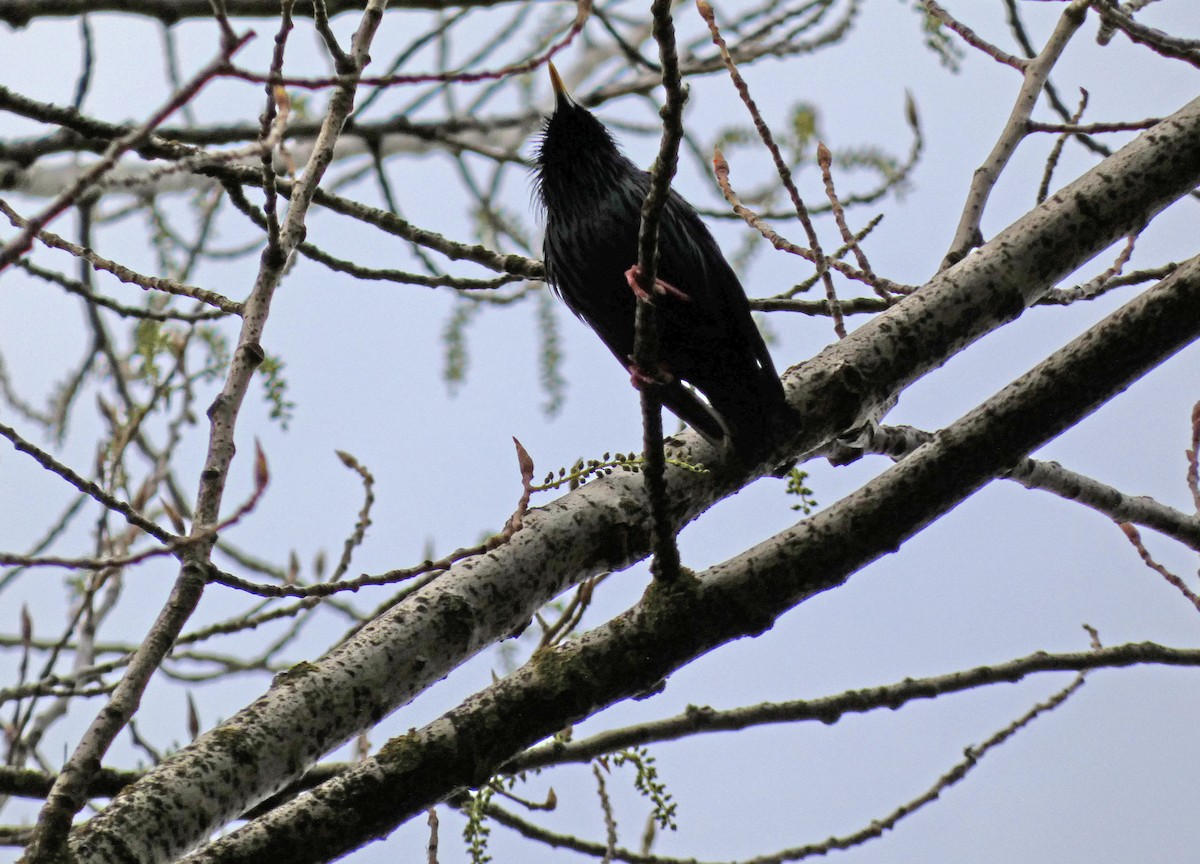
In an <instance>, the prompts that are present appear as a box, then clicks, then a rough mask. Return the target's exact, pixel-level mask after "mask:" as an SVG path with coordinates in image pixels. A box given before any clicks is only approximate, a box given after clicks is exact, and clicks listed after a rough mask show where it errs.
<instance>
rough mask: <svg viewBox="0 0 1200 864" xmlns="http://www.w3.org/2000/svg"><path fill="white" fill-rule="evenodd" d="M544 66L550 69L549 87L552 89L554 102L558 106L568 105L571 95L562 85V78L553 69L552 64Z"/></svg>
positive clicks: (565, 86)
mask: <svg viewBox="0 0 1200 864" xmlns="http://www.w3.org/2000/svg"><path fill="white" fill-rule="evenodd" d="M546 66H547V67H548V68H549V69H550V86H551V87H553V88H554V101H555V102H556V103H557V104H558V105H565V104H567V103H569V102H570V101H571V94H570V93H568V92H567V85H566V84H564V83H563V80H562V76H561V75H559V74H558V70H557V69H555V68H554V63H547V64H546Z"/></svg>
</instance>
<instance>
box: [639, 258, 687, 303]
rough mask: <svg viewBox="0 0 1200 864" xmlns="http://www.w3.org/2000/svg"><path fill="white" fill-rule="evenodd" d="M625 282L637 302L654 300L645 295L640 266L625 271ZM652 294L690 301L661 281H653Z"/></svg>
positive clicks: (682, 293) (668, 283)
mask: <svg viewBox="0 0 1200 864" xmlns="http://www.w3.org/2000/svg"><path fill="white" fill-rule="evenodd" d="M625 281H626V282H628V283H629V289H630V290H631V291H633V296H634V297H636V298H637V299H639V300H645V301H646V302H647V303H653V302H654V299H653V298H652V297H651V296H650V295H649V294H647V293H646V289H645V288H643V287H642V265H640V264H634V265H633V266H632V267H630V268H629V269H628V270H626V271H625ZM654 293H655V294H662V295H666V296H670V297H674V298H675V299H676V300H687V301H690V300H691V299H692V298H691V297H689V296H688V295H687V294H685V293H684V292H682V291H680V290H679V289H678V288H676V287H675V286H674V285H672V284H671V283H670V282H664V281H663V280H662V279H655V280H654Z"/></svg>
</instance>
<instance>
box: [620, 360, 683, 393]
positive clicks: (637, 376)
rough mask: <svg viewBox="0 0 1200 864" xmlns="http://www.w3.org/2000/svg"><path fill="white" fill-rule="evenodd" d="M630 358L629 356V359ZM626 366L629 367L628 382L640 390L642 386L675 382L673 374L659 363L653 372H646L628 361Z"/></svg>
mask: <svg viewBox="0 0 1200 864" xmlns="http://www.w3.org/2000/svg"><path fill="white" fill-rule="evenodd" d="M632 359H633V358H630V360H631V361H632ZM627 368H628V369H629V383H630V384H632V385H633V389H634V390H641V389H642V388H643V387H661V386H663V385H664V384H673V383H674V382H675V376H674V375H672V374H671V373H670V372H668V371H667V370H666V368H665V367H663V366H661V365H660V366H659V367H658V369H657V370H656V371H655V372H654V373H653V374H649V373H647V372H646V371H645V370H644V369H642V368H641V367H640V366H638V365H637V364H636V363H633V362H630V364H629V366H628V367H627Z"/></svg>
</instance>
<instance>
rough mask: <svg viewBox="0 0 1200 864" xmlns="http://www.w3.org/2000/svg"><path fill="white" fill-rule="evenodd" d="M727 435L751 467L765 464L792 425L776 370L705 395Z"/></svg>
mask: <svg viewBox="0 0 1200 864" xmlns="http://www.w3.org/2000/svg"><path fill="white" fill-rule="evenodd" d="M704 395H705V396H707V397H708V401H709V403H710V404H711V405H712V407H713V409H714V410H715V411H716V413H717V414H718V415H719V416H720V418H721V421H722V424H723V426H724V427H725V429H726V430H727V432H728V435H729V439H730V442H731V443H732V445H733V450H734V452H735V453H736V454H737V455H738V457H739V458H740V459H741V460H742V461H743V462H746V463H748V464H754V463H757V462H760V461H762V460H763V459H765V458H766V457H767V455H768V454H769V453H770V451H771V449H772V448H773V447H774V446H775V445H776V444H778V443H779V441H780V439H781V438H782V437H783V436H784V435H785V434H786V433H787V431H788V430H789V428H790V427H791V426H793V425H794V424H793V420H794V413H793V411H792V409H791V407H790V406H789V405H788V404H787V396H786V395H785V394H784V391H783V384H782V382H780V380H779V378H778V377H776V375H775V370H774V369H769V368H768V369H759V370H758V371H757V373H756V374H754V375H748V376H740V377H738V378H736V379H734V380H731V381H729V382H728V383H725V384H723V385H722V386H716V387H710V388H709V389H708V390H706V391H705V392H704Z"/></svg>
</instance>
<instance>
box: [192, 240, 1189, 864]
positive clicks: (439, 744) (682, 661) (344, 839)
mask: <svg viewBox="0 0 1200 864" xmlns="http://www.w3.org/2000/svg"><path fill="white" fill-rule="evenodd" d="M1197 303H1200V256H1198V257H1196V258H1193V259H1191V260H1190V261H1188V262H1187V263H1185V264H1184V265H1183V266H1181V267H1180V269H1179V270H1178V271H1177V272H1176V273H1175V274H1174V275H1173V276H1171V277H1170V278H1168V279H1166V280H1164V281H1163V283H1162V284H1161V285H1159V286H1157V287H1156V288H1154V289H1151V290H1150V291H1147V292H1146V293H1145V294H1143V295H1142V296H1141V297H1139V298H1137V299H1135V300H1133V301H1132V302H1130V303H1129V304H1127V305H1126V306H1125V307H1123V308H1122V309H1120V310H1118V311H1117V312H1115V313H1114V314H1112V315H1110V316H1109V317H1108V318H1106V319H1105V320H1104V321H1102V322H1101V323H1100V324H1098V325H1096V326H1095V327H1093V328H1091V329H1090V330H1089V331H1087V332H1086V333H1084V334H1083V335H1082V336H1080V337H1079V338H1078V339H1075V340H1074V341H1073V342H1071V343H1070V344H1069V345H1067V346H1066V347H1064V348H1063V349H1061V350H1059V351H1058V352H1056V353H1055V354H1053V355H1052V356H1051V357H1050V358H1048V359H1047V360H1046V361H1044V362H1043V363H1041V364H1039V365H1038V366H1037V367H1035V368H1034V369H1033V370H1031V371H1030V372H1028V373H1026V374H1025V375H1023V376H1021V378H1019V379H1017V380H1016V381H1014V382H1013V383H1012V384H1010V385H1009V386H1008V387H1006V388H1004V389H1003V390H1002V391H1000V393H998V394H996V395H995V396H993V397H992V398H991V399H988V400H987V401H986V402H985V403H983V404H982V405H980V406H979V407H978V408H976V409H975V410H973V411H972V412H970V413H969V414H967V415H966V416H964V417H963V418H962V419H960V420H958V421H957V422H955V423H954V424H952V425H951V426H949V427H947V428H946V429H944V430H942V431H941V432H939V433H938V435H937V437H936V438H935V440H934V441H932V442H930V443H929V444H927V445H925V446H923V447H921V448H919V449H918V450H917V451H916V452H915V453H914V454H913V455H912V456H910V457H909V458H908V459H905V460H903V461H901V462H899V463H897V464H896V465H894V466H893V467H892V468H890V469H889V470H887V471H885V472H884V473H883V474H881V475H880V476H878V477H876V478H874V479H873V480H871V481H870V482H868V483H867V484H866V485H865V486H863V487H862V488H861V489H859V490H858V491H856V492H855V493H853V494H851V495H849V496H847V497H846V498H844V499H843V500H842V501H840V502H838V503H837V504H836V505H834V506H832V507H830V508H828V509H827V510H824V511H822V512H820V513H818V514H817V515H816V516H813V517H812V518H810V519H806V520H804V521H802V522H800V523H798V524H797V525H796V526H794V527H793V528H790V529H788V530H786V531H783V532H781V533H780V534H778V535H776V536H775V537H772V538H770V539H768V540H766V541H764V542H763V543H760V544H758V545H757V546H755V547H753V548H751V549H749V550H747V551H746V552H744V553H742V554H741V555H738V556H736V557H735V558H732V559H730V560H729V561H726V562H725V563H723V564H719V565H717V566H715V567H712V568H710V569H709V570H707V571H705V572H704V573H702V574H700V575H699V579H698V581H692V580H686V581H684V580H680V581H676V582H674V583H670V584H665V583H662V582H654V583H653V584H652V585H651V587H650V589H649V590H648V591H647V593H646V595H645V596H644V597H643V599H642V600H641V602H639V603H638V604H637V605H636V606H635V607H634V608H632V609H630V610H629V611H627V612H625V613H623V614H621V615H619V616H617V617H616V618H614V619H613V620H611V621H610V622H608V623H607V624H604V625H602V626H600V627H598V628H596V629H595V630H592V631H590V632H589V633H587V634H585V635H583V636H582V637H580V638H578V639H575V640H572V641H570V642H567V643H563V644H561V645H559V646H555V647H553V648H547V649H545V650H544V651H542V652H540V653H539V654H537V655H535V656H534V657H533V658H532V659H531V660H530V661H529V662H528V663H527V664H526V665H525V666H524V667H522V668H521V669H519V670H517V672H515V673H513V674H512V675H510V676H509V677H507V678H505V679H503V680H502V681H499V682H497V683H496V684H493V685H492V686H491V687H489V688H487V689H485V690H483V691H481V692H480V693H478V694H476V695H475V696H472V697H471V698H469V699H468V700H467V701H466V702H464V703H462V704H461V705H460V706H459V707H457V708H455V709H453V710H451V711H449V712H448V713H447V714H445V715H443V716H442V717H441V718H439V719H438V720H435V721H434V722H433V723H431V724H429V725H427V726H426V727H424V728H423V729H421V730H417V731H414V732H410V733H408V734H407V735H405V736H402V737H400V738H396V739H393V740H392V741H390V742H389V743H388V744H387V745H386V746H384V747H383V748H382V749H381V750H380V752H379V754H378V755H377V756H375V757H372V758H369V759H366V760H364V761H363V762H362V763H360V764H359V765H356V766H355V767H354V768H353V769H351V770H349V771H347V772H346V773H344V774H342V775H340V776H339V777H337V778H336V779H334V780H332V781H330V782H328V783H326V784H323V785H322V786H320V787H318V788H317V789H315V790H313V792H312V793H310V794H309V795H307V796H305V797H303V798H300V799H296V800H295V801H292V802H289V803H288V804H285V805H283V806H281V807H280V808H278V809H277V810H275V811H273V812H272V813H270V814H268V815H266V816H264V817H262V818H260V819H258V820H255V821H254V822H252V823H250V824H249V825H247V826H246V827H245V828H242V829H240V830H238V831H236V832H234V833H233V834H230V835H227V836H226V837H223V838H222V839H220V840H218V841H216V842H214V843H212V844H210V845H209V846H207V847H206V848H205V849H203V850H201V851H200V852H197V853H194V854H193V855H191V856H189V857H188V858H187V859H186V860H187V861H188V864H216V862H221V864H231V862H252V861H263V860H277V859H286V860H289V861H293V862H308V861H312V862H317V861H324V860H328V859H329V858H331V857H337V856H339V855H342V854H345V853H346V852H348V851H350V850H351V849H353V848H356V847H357V846H359V845H361V844H362V843H365V842H367V841H369V840H371V839H373V838H376V837H380V836H384V835H385V834H386V833H388V832H390V831H391V830H392V829H393V828H395V827H396V826H397V825H399V824H402V823H403V822H404V821H406V820H407V819H409V818H411V817H412V816H414V815H416V814H418V813H421V812H423V811H424V810H425V809H426V808H427V807H429V806H430V805H432V804H434V803H436V802H438V801H441V800H443V799H444V798H445V797H447V796H448V795H450V794H452V793H453V792H454V791H456V790H458V789H461V788H464V787H468V786H478V785H480V784H481V783H483V782H484V781H486V779H487V778H488V777H489V776H491V774H492V773H494V772H495V771H497V770H499V769H500V768H501V766H502V765H503V764H504V762H505V761H506V760H507V759H508V758H511V756H512V755H513V754H515V753H518V752H520V751H522V750H524V749H525V748H526V747H528V746H530V745H531V744H533V743H535V742H537V741H539V740H541V739H543V738H546V737H548V736H550V735H552V734H553V733H554V732H555V731H557V730H559V729H562V728H564V727H566V726H568V725H570V724H572V723H575V722H578V721H580V720H582V719H583V718H585V717H588V716H591V715H592V714H595V713H596V712H598V711H600V710H601V709H603V708H605V707H607V706H608V705H611V704H613V703H615V702H617V701H620V700H622V699H626V698H629V697H632V696H636V695H638V694H640V693H645V692H648V691H650V690H652V689H653V688H654V687H655V686H657V685H658V684H659V682H661V681H662V680H663V679H665V678H666V677H667V676H669V675H670V674H671V673H672V672H673V671H675V670H677V669H679V668H681V667H682V666H684V665H686V664H687V663H689V662H691V661H692V660H694V659H696V658H697V657H698V656H700V655H702V654H704V653H707V652H708V651H711V650H712V649H714V648H717V647H719V646H720V645H723V644H725V643H726V642H729V641H732V640H734V639H739V638H743V637H746V636H754V635H757V634H759V633H761V632H763V631H765V630H767V629H770V627H771V626H773V624H774V622H775V621H776V620H777V619H778V617H779V616H780V615H782V614H783V613H784V612H785V611H787V610H789V609H791V608H793V607H794V606H796V605H798V604H799V603H802V602H804V601H805V600H807V599H809V598H811V597H813V596H815V595H816V594H819V593H821V592H823V591H826V590H828V589H830V588H832V587H835V586H837V585H841V584H843V583H844V582H845V581H846V580H847V579H848V578H849V577H850V576H851V575H852V574H853V573H855V572H856V571H858V570H859V569H861V568H862V567H863V566H865V565H866V564H868V563H870V562H872V561H874V560H876V559H878V558H880V557H882V556H884V555H886V554H889V553H891V552H894V551H895V550H896V549H898V548H899V547H900V545H901V544H902V543H903V542H904V541H905V540H907V539H909V538H910V537H912V536H913V535H915V534H916V533H917V532H919V531H920V530H921V529H922V528H924V527H925V526H926V525H928V524H929V523H931V522H933V521H934V520H935V519H937V518H938V517H940V516H942V515H944V514H945V513H946V512H948V511H949V510H950V509H952V508H953V507H954V506H956V505H957V504H958V503H960V502H961V501H962V500H963V499H965V498H966V497H967V496H969V495H970V494H971V493H972V492H974V491H975V490H977V489H978V488H980V487H981V486H983V485H984V484H986V483H987V482H989V481H990V480H991V479H992V478H993V477H996V476H997V475H999V474H1002V473H1003V472H1004V471H1006V470H1009V469H1010V468H1012V467H1013V466H1014V465H1016V464H1018V463H1019V462H1020V460H1021V459H1023V458H1024V457H1025V455H1026V454H1027V453H1028V452H1030V451H1031V450H1033V449H1035V448H1036V447H1038V446H1040V445H1041V444H1043V443H1045V442H1046V441H1048V440H1050V439H1052V438H1053V437H1055V436H1057V435H1058V434H1060V433H1061V432H1062V431H1064V430H1065V429H1067V428H1069V427H1070V426H1072V425H1074V424H1075V423H1077V422H1079V420H1081V419H1082V418H1084V417H1086V416H1087V415H1088V414H1090V413H1091V412H1092V411H1094V410H1095V409H1096V408H1097V407H1099V406H1100V405H1101V404H1103V402H1105V401H1106V400H1107V399H1109V398H1111V397H1112V396H1114V395H1116V394H1118V393H1120V392H1121V391H1123V390H1124V389H1125V387H1127V386H1128V385H1129V384H1130V383H1131V382H1133V381H1135V380H1137V379H1138V378H1139V377H1141V376H1142V375H1144V374H1145V373H1146V372H1147V371H1149V370H1150V369H1152V368H1154V367H1155V366H1157V365H1158V364H1159V363H1161V362H1162V361H1163V360H1165V359H1166V358H1168V357H1170V356H1171V355H1172V354H1174V353H1175V352H1176V351H1178V350H1179V349H1181V348H1182V347H1183V346H1184V345H1186V344H1188V343H1189V342H1191V341H1193V340H1195V339H1196V338H1198V337H1200V317H1197V316H1195V315H1194V314H1190V312H1191V310H1194V309H1195V307H1196V304H1197ZM1123 647H1125V648H1128V649H1129V650H1128V651H1127V653H1126V654H1125V655H1124V660H1125V661H1127V662H1128V663H1137V662H1142V660H1143V659H1144V658H1145V657H1147V656H1149V655H1150V654H1153V653H1157V652H1158V651H1159V650H1160V649H1159V648H1158V646H1154V648H1145V647H1143V646H1123ZM1187 653H1188V654H1191V659H1190V660H1189V662H1192V661H1194V654H1193V653H1192V652H1187ZM1045 656H1047V655H1043V657H1045ZM1095 658H1096V652H1087V653H1086V654H1081V655H1078V658H1077V659H1078V665H1076V666H1074V667H1071V668H1077V669H1084V668H1090V666H1091V664H1093V663H1094V662H1095ZM1106 665H1112V663H1111V658H1110V662H1109V663H1108V664H1106ZM1027 668H1029V671H1032V669H1033V668H1036V664H1031V666H1030V667H1027ZM1055 668H1064V667H1063V666H1062V665H1056V666H1055ZM516 718H519V721H518V720H516Z"/></svg>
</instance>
